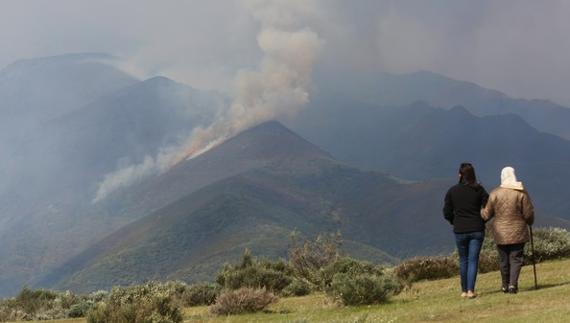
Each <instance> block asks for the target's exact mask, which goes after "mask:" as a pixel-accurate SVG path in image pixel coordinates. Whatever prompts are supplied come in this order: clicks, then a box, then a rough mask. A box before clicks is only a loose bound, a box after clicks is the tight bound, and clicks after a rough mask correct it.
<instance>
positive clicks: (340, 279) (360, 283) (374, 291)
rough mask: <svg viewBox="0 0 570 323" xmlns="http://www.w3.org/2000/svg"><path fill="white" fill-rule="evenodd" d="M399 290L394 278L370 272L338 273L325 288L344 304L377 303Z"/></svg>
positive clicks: (399, 285)
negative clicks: (355, 273)
mask: <svg viewBox="0 0 570 323" xmlns="http://www.w3.org/2000/svg"><path fill="white" fill-rule="evenodd" d="M400 291H401V284H400V283H399V282H398V281H397V280H396V279H394V278H392V277H391V276H388V275H376V274H370V273H364V274H357V275H351V274H348V273H338V274H336V275H334V277H333V280H332V282H331V286H330V287H329V288H327V294H328V295H330V296H332V297H334V298H335V299H337V300H340V301H342V303H343V304H344V305H365V304H378V303H382V302H384V301H386V300H387V299H388V297H389V296H390V295H394V294H397V293H399V292H400Z"/></svg>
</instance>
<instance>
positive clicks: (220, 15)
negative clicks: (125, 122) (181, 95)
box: [0, 0, 570, 105]
mask: <svg viewBox="0 0 570 323" xmlns="http://www.w3.org/2000/svg"><path fill="white" fill-rule="evenodd" d="M246 1H247V0H246ZM284 1H287V2H293V3H295V5H296V6H298V7H299V8H300V9H299V10H303V11H304V14H303V17H304V18H303V19H304V20H306V21H304V22H303V23H304V24H306V26H307V28H310V29H311V30H314V31H315V32H317V33H318V35H319V37H320V38H321V39H322V40H323V49H322V53H321V55H320V57H319V62H318V64H320V65H321V66H325V67H326V66H338V67H342V68H346V69H350V70H353V71H356V72H358V71H359V70H367V71H369V70H383V71H389V72H395V73H402V72H410V71H415V70H419V69H423V70H432V71H435V72H440V73H443V74H445V75H448V76H450V77H453V78H459V79H464V80H469V81H474V82H476V83H479V84H481V85H483V86H486V87H491V88H495V89H498V90H501V91H504V92H506V93H508V94H510V95H512V96H515V97H525V98H549V99H553V100H555V101H558V102H561V103H564V104H567V105H570V91H568V84H570V62H569V57H570V37H568V31H570V19H568V16H569V14H570V1H565V0H544V1H535V0H504V1H491V0H488V1H485V0H483V1H472V0H448V1H443V0H441V1H438V0H434V1H424V0H417V1H405V0H394V1H380V0H353V1H343V0H316V1H314V2H311V1H303V0H284ZM0 5H1V10H0V44H1V48H2V50H1V51H0V66H2V67H3V66H5V65H7V64H9V63H10V62H12V61H14V60H17V59H20V58H31V57H38V56H49V55H57V54H63V53H69V52H106V53H110V54H115V55H118V56H121V57H124V58H126V59H127V61H126V63H125V65H124V68H126V69H129V70H130V71H131V72H132V73H135V74H137V75H139V76H141V77H144V76H152V75H156V74H162V75H166V76H169V77H171V78H174V79H176V80H180V81H184V82H187V83H189V84H190V85H193V86H195V87H199V88H221V89H228V88H229V87H230V82H231V80H232V79H233V78H234V76H235V73H236V71H237V70H238V69H241V68H247V67H251V66H255V65H256V64H257V63H258V61H259V59H260V57H261V52H260V50H259V48H258V46H257V42H256V34H257V30H258V28H259V26H258V24H259V21H256V20H255V19H253V18H252V16H251V15H250V14H249V13H248V12H247V10H246V6H244V4H243V1H242V0H194V1H191V0H188V1H182V0H172V1H149V0H145V1H141V0H136V1H135V0H131V1H121V0H98V1H84V0H37V1H22V0H2V1H1V2H0ZM307 13H308V14H307ZM272 14H274V15H279V13H272ZM279 18H280V19H288V17H279Z"/></svg>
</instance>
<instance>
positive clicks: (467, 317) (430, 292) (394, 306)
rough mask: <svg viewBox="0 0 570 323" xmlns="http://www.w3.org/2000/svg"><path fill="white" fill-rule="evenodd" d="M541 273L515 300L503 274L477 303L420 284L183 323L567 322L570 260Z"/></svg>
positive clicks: (200, 312)
mask: <svg viewBox="0 0 570 323" xmlns="http://www.w3.org/2000/svg"><path fill="white" fill-rule="evenodd" d="M537 270H538V277H539V285H540V288H539V290H536V291H535V290H533V278H532V266H526V267H524V268H523V273H522V274H521V281H520V286H519V287H520V293H519V294H517V295H505V294H503V293H501V292H499V286H500V277H499V273H498V272H493V273H488V274H484V275H480V276H479V278H478V283H477V292H478V293H479V295H480V296H479V297H478V298H476V299H473V300H467V299H461V298H460V297H459V289H458V285H459V283H458V279H459V278H457V277H456V278H451V279H445V280H439V281H432V282H420V283H416V284H414V285H413V287H412V288H411V289H410V290H407V291H404V292H403V293H402V294H400V295H398V296H397V297H394V298H393V299H391V301H390V302H389V303H387V304H382V305H374V306H361V307H342V306H338V305H335V304H332V303H331V302H330V301H329V300H328V299H327V298H326V297H325V296H324V295H323V294H314V295H310V296H306V297H294V298H282V299H281V300H280V301H279V302H278V303H277V304H275V305H272V306H271V307H270V309H269V312H268V313H258V314H250V315H237V316H228V317H217V316H214V315H211V314H210V313H209V312H208V308H207V307H193V308H186V309H185V311H184V313H185V318H186V319H185V322H467V321H477V322H568V321H569V320H570V260H564V261H554V262H548V263H543V264H539V265H538V266H537ZM43 322H46V321H43ZM51 322H66V323H71V322H73V323H75V322H77V323H79V322H84V320H61V321H51Z"/></svg>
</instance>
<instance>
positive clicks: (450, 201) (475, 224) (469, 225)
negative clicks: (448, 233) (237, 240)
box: [443, 184, 489, 233]
mask: <svg viewBox="0 0 570 323" xmlns="http://www.w3.org/2000/svg"><path fill="white" fill-rule="evenodd" d="M488 199H489V194H488V193H487V191H485V188H483V186H481V185H477V186H470V185H466V184H457V185H455V186H453V187H451V188H450V189H449V191H447V194H446V195H445V205H444V206H443V216H444V217H445V219H446V220H447V221H449V223H451V224H452V225H453V232H455V233H467V232H476V231H485V223H484V222H483V219H482V218H481V208H482V207H484V206H485V204H487V200H488Z"/></svg>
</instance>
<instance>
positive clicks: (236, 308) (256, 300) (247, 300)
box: [210, 287, 278, 315]
mask: <svg viewBox="0 0 570 323" xmlns="http://www.w3.org/2000/svg"><path fill="white" fill-rule="evenodd" d="M277 300H278V298H277V297H276V296H275V295H273V293H271V292H269V291H267V290H266V289H253V288H249V287H245V288H240V289H238V290H230V291H226V292H223V293H222V294H220V296H218V299H217V300H216V303H215V304H214V305H213V306H212V308H211V309H210V311H211V312H212V313H213V314H217V315H231V314H241V313H253V312H258V311H261V310H263V309H265V308H266V307H267V306H268V305H269V304H272V303H275V302H277Z"/></svg>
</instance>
